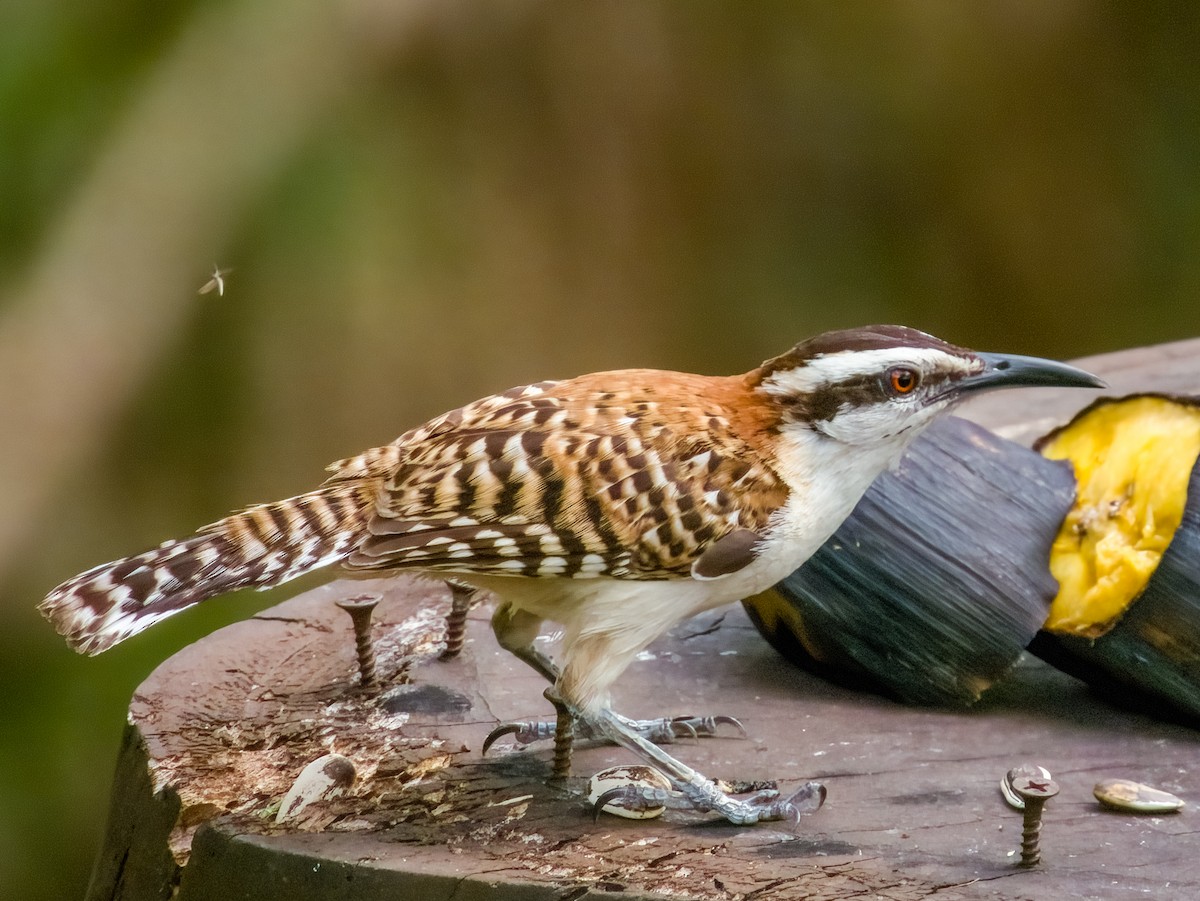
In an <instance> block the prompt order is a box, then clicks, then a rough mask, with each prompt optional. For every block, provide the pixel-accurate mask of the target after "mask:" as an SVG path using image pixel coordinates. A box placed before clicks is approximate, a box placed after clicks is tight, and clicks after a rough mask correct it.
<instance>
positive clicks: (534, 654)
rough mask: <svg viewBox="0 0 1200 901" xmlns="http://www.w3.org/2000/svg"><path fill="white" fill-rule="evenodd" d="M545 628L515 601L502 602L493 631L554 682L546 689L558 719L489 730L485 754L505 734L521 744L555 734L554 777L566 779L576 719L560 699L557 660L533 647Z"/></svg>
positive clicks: (504, 645) (494, 616) (504, 644)
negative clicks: (514, 603)
mask: <svg viewBox="0 0 1200 901" xmlns="http://www.w3.org/2000/svg"><path fill="white" fill-rule="evenodd" d="M541 627H542V619H541V617H539V616H535V615H534V614H532V613H529V612H527V611H525V610H518V609H517V608H515V607H513V606H512V605H511V604H507V603H504V602H501V603H500V605H499V606H497V607H496V612H495V613H493V614H492V631H493V632H495V633H496V641H498V642H499V643H500V647H502V648H504V650H506V651H508V652H509V653H511V654H512V655H513V656H515V657H516V658H517V659H519V660H523V661H524V662H525V663H527V664H528V665H529V666H531V667H532V668H533V669H534V670H536V671H537V672H539V673H541V674H542V676H543V677H544V678H545V679H546V680H547V681H548V682H550V684H551V688H548V689H546V700H548V701H549V702H550V703H551V704H553V705H554V709H555V710H556V711H557V712H558V717H557V719H556V720H555V722H552V723H551V722H525V723H504V724H502V725H500V726H497V727H496V728H495V729H493V730H492V731H491V732H489V733H488V735H487V738H485V739H484V740H483V750H482V753H484V754H486V753H487V751H488V748H490V747H491V746H492V743H493V742H495V741H496V739H497V738H499V737H500V736H501V735H512V736H513V738H514V739H515V740H516V741H518V742H520V743H521V744H528V743H529V742H533V741H538V740H540V739H543V738H550V737H551V736H553V737H554V774H553V775H554V778H555V779H566V778H567V777H568V776H569V775H571V753H572V751H573V749H574V745H575V719H574V717H573V716H572V715H571V712H570V710H568V709H567V707H566V706H565V705H564V704H563V703H562V702H561V701H559V699H558V695H557V693H555V692H554V689H553V686H554V684H555V683H557V682H558V676H559V671H558V667H557V666H556V665H555V664H554V661H553V660H551V659H550V658H549V657H547V656H546V655H545V654H543V653H542V652H541V651H539V650H538V649H537V648H535V647H534V646H533V642H534V639H536V638H537V636H538V631H539V630H540V629H541Z"/></svg>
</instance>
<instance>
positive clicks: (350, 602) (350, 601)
mask: <svg viewBox="0 0 1200 901" xmlns="http://www.w3.org/2000/svg"><path fill="white" fill-rule="evenodd" d="M334 604H336V605H337V606H338V607H341V608H342V609H343V610H345V611H346V612H347V613H357V612H358V611H360V610H374V609H375V608H376V607H377V606H379V595H376V594H359V595H355V596H354V597H352V598H342V599H341V600H340V601H334Z"/></svg>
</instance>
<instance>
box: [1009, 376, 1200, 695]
mask: <svg viewBox="0 0 1200 901" xmlns="http://www.w3.org/2000/svg"><path fill="white" fill-rule="evenodd" d="M1035 447H1036V449H1038V450H1040V451H1041V453H1042V454H1044V455H1045V456H1046V457H1047V458H1052V459H1059V460H1066V461H1069V462H1070V463H1071V464H1072V465H1073V467H1074V469H1075V476H1076V479H1077V481H1078V485H1079V487H1078V498H1077V500H1076V503H1075V505H1074V506H1073V507H1072V509H1071V512H1070V513H1069V514H1068V515H1067V517H1066V519H1065V520H1064V521H1063V524H1062V528H1061V529H1060V531H1059V534H1058V537H1057V538H1056V539H1055V542H1054V548H1053V551H1052V554H1051V558H1050V569H1051V572H1052V573H1053V574H1054V576H1055V578H1056V579H1058V581H1059V583H1060V588H1059V592H1058V594H1057V596H1056V597H1055V599H1054V602H1053V604H1052V606H1051V610H1050V616H1049V618H1048V619H1047V621H1046V625H1045V629H1044V630H1043V632H1042V633H1041V634H1039V635H1038V637H1037V638H1036V639H1035V641H1034V642H1033V644H1032V645H1031V646H1030V650H1031V651H1033V652H1034V653H1036V654H1038V655H1039V656H1041V657H1042V658H1044V659H1045V660H1047V661H1048V662H1050V663H1052V664H1054V665H1055V666H1057V667H1059V668H1060V669H1062V670H1064V671H1066V672H1068V673H1071V674H1073V675H1076V676H1079V677H1080V678H1083V679H1085V680H1086V681H1088V682H1090V683H1092V684H1093V685H1096V686H1098V687H1101V688H1105V689H1120V690H1122V693H1123V694H1125V695H1126V696H1129V694H1130V692H1132V693H1133V695H1132V696H1133V697H1135V698H1137V699H1138V700H1139V701H1140V702H1141V706H1142V707H1143V709H1146V711H1147V712H1149V713H1156V712H1158V709H1157V708H1158V707H1160V706H1161V705H1156V704H1155V702H1159V701H1161V702H1166V703H1167V704H1169V705H1171V706H1172V707H1173V708H1175V709H1176V710H1178V711H1181V712H1183V713H1184V714H1185V715H1187V716H1189V717H1200V482H1198V480H1197V476H1196V470H1197V465H1196V462H1197V458H1198V457H1200V403H1198V402H1197V400H1196V399H1192V398H1179V397H1170V396H1166V395H1157V394H1138V395H1131V396H1128V397H1124V398H1104V399H1102V400H1100V401H1097V402H1096V403H1094V404H1092V405H1091V406H1089V407H1087V408H1086V409H1085V410H1083V411H1082V412H1080V413H1079V414H1078V415H1077V416H1076V417H1075V418H1074V419H1072V420H1071V422H1069V423H1068V424H1067V425H1065V426H1063V427H1062V428H1060V429H1057V430H1055V431H1054V432H1051V433H1050V434H1049V435H1047V436H1046V437H1044V438H1043V439H1041V440H1040V441H1039V442H1038V443H1037V445H1036V446H1035ZM1147 700H1148V701H1150V704H1149V705H1147V704H1146V703H1145V702H1146V701H1147Z"/></svg>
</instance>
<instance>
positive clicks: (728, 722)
mask: <svg viewBox="0 0 1200 901" xmlns="http://www.w3.org/2000/svg"><path fill="white" fill-rule="evenodd" d="M709 719H711V720H712V724H713V732H714V733H715V732H716V731H717V727H718V726H722V725H725V726H733V728H735V729H737V731H738V735H739V736H740V737H742V738H746V737H747V735H748V733H747V732H746V727H745V726H743V725H742V721H741V720H739V719H738V718H737V717H733V716H723V715H722V716H712V717H709Z"/></svg>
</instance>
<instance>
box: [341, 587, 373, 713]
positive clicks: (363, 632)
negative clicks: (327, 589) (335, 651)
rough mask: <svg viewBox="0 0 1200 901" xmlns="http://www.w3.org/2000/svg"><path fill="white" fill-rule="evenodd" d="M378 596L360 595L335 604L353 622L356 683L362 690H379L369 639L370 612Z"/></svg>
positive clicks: (371, 645)
mask: <svg viewBox="0 0 1200 901" xmlns="http://www.w3.org/2000/svg"><path fill="white" fill-rule="evenodd" d="M378 603H379V598H378V597H376V596H374V595H369V594H365V595H360V596H359V597H354V598H347V599H346V600H344V601H338V602H337V605H338V606H339V607H340V608H342V609H343V610H345V611H346V612H347V613H349V614H350V621H351V622H352V623H353V624H354V651H355V654H356V655H357V656H358V684H359V686H360V687H361V688H362V689H363V690H364V691H370V692H375V691H378V690H379V679H378V678H377V677H376V675H375V643H374V642H373V641H372V640H371V614H372V613H373V612H374V610H375V607H376V605H377V604H378Z"/></svg>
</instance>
